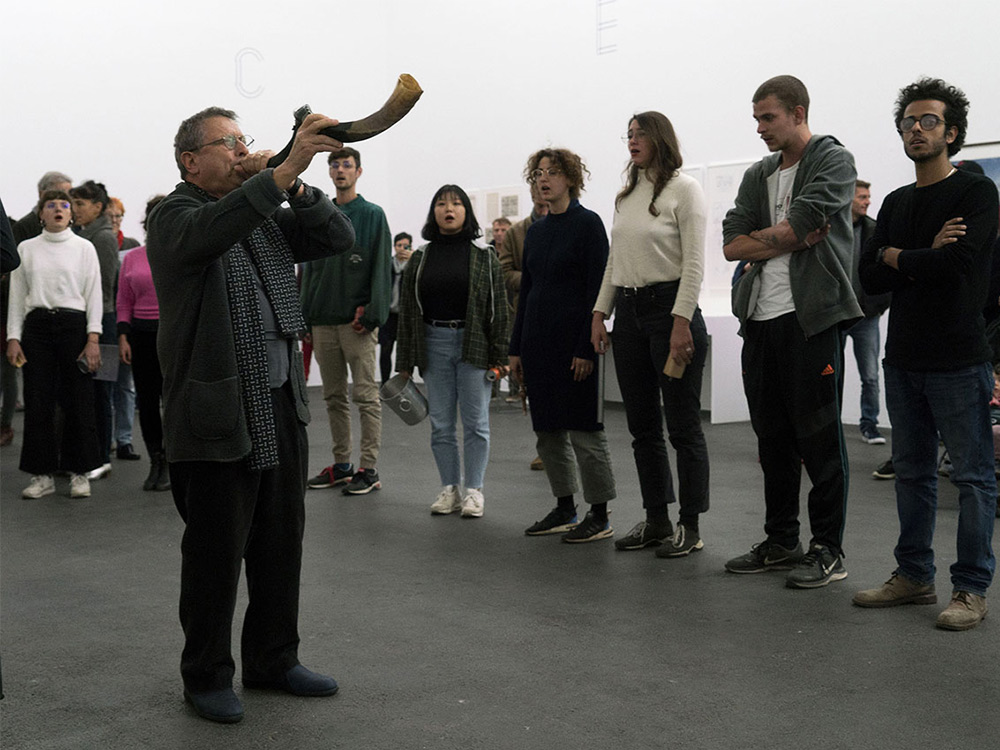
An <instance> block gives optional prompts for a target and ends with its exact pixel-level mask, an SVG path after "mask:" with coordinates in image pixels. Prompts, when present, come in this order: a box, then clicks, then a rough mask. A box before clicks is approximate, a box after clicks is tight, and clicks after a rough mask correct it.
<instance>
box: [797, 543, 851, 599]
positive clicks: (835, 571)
mask: <svg viewBox="0 0 1000 750" xmlns="http://www.w3.org/2000/svg"><path fill="white" fill-rule="evenodd" d="M845 578H847V570H846V569H845V568H844V562H843V560H842V558H841V556H840V555H839V554H837V553H836V552H834V551H833V550H832V549H830V548H829V547H827V546H825V545H822V544H813V545H811V546H810V547H809V551H808V552H806V554H804V555H803V556H802V559H801V560H799V562H798V564H797V565H796V566H795V567H794V568H792V571H791V572H790V573H789V574H788V575H787V576H785V585H786V586H788V587H789V588H793V589H818V588H820V587H821V586H826V585H827V584H828V583H832V582H833V581H842V580H844V579H845Z"/></svg>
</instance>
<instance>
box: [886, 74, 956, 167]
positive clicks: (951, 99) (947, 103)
mask: <svg viewBox="0 0 1000 750" xmlns="http://www.w3.org/2000/svg"><path fill="white" fill-rule="evenodd" d="M924 99H933V100H934V101H938V102H942V103H943V104H944V127H945V131H947V130H948V128H950V127H955V128H957V129H958V134H957V135H956V136H955V140H953V141H952V142H951V143H949V144H948V156H954V155H955V154H957V153H958V152H959V151H961V150H962V146H963V145H964V144H965V131H966V130H967V129H968V127H969V99H968V97H967V96H966V95H965V92H964V91H962V89H960V88H958V87H957V86H951V85H949V84H948V83H946V82H945V81H942V80H941V79H940V78H927V77H924V78H921V79H920V80H919V81H917V82H916V83H911V84H910V85H909V86H906V87H904V88H901V89H900V90H899V96H898V97H897V98H896V111H895V112H894V113H893V116H894V117H895V118H896V128H897V130H898V129H899V123H900V121H901V120H902V119H903V113H904V112H905V111H906V108H907V107H909V106H910V105H911V104H912V103H913V102H919V101H922V100H924Z"/></svg>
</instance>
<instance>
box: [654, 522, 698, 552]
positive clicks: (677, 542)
mask: <svg viewBox="0 0 1000 750" xmlns="http://www.w3.org/2000/svg"><path fill="white" fill-rule="evenodd" d="M704 546H705V543H704V542H703V541H701V536H699V534H698V532H697V531H691V530H690V529H689V528H688V527H687V526H685V525H684V524H683V523H678V524H677V531H675V532H674V535H673V536H672V537H671V538H670V539H668V540H667V541H666V543H665V544H664V545H663V546H662V547H660V548H659V549H658V550H656V556H657V557H685V556H686V555H690V554H691V553H692V552H697V551H698V550H700V549H702V548H703V547H704Z"/></svg>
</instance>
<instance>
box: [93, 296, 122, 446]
mask: <svg viewBox="0 0 1000 750" xmlns="http://www.w3.org/2000/svg"><path fill="white" fill-rule="evenodd" d="M101 322H102V324H103V326H104V332H103V333H102V334H101V337H100V342H101V343H102V344H115V345H117V344H118V334H117V325H118V324H117V322H116V320H115V314H114V312H109V313H104V316H103V317H102V318H101ZM93 387H94V414H95V415H96V418H97V445H98V448H99V449H100V455H101V464H106V463H110V461H111V439H112V436H113V433H114V423H115V384H114V382H112V381H110V380H95V381H94V386H93ZM98 465H100V464H98Z"/></svg>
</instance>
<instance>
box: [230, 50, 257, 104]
mask: <svg viewBox="0 0 1000 750" xmlns="http://www.w3.org/2000/svg"><path fill="white" fill-rule="evenodd" d="M248 59H249V60H256V61H257V62H258V63H261V62H264V56H263V55H262V54H261V53H260V52H259V51H258V50H256V49H254V48H253V47H244V48H243V49H241V50H240V51H239V52H237V53H236V90H237V91H239V92H240V94H242V95H243V96H245V97H246V98H247V99H254V98H256V97H258V96H260V95H261V94H263V93H264V86H263V84H259V85H258V86H256V87H254V88H250V85H249V84H250V82H253V80H254V76H253V75H252V74H251V75H248V70H247V61H248ZM257 77H258V78H259V76H257Z"/></svg>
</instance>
